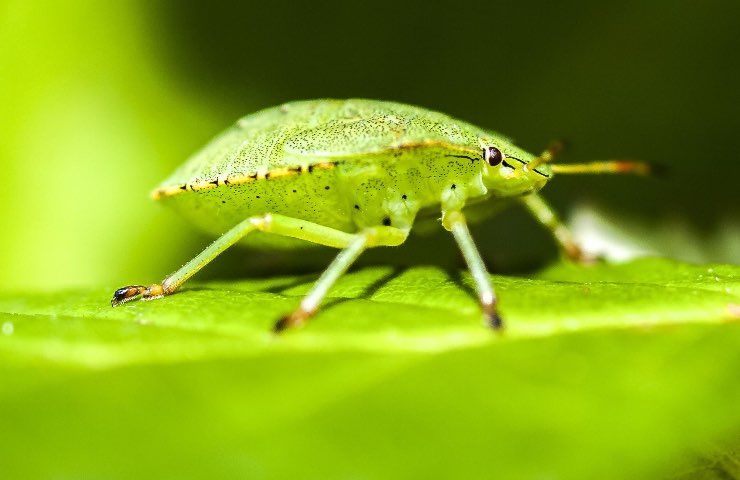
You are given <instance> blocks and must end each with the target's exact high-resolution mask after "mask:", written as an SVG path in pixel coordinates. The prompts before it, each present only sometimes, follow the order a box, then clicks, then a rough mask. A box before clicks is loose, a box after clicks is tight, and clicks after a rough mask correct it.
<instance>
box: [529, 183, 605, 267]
mask: <svg viewBox="0 0 740 480" xmlns="http://www.w3.org/2000/svg"><path fill="white" fill-rule="evenodd" d="M520 200H521V202H522V204H524V206H525V207H526V208H527V210H528V211H529V212H530V213H531V214H532V215H533V216H534V218H535V219H536V220H537V221H538V222H539V223H540V224H542V225H543V226H544V227H545V228H547V229H548V230H549V231H550V233H552V236H553V237H554V238H555V241H556V242H557V244H558V247H559V248H560V251H561V252H562V254H563V255H564V256H565V257H566V258H568V259H570V260H572V261H574V262H578V263H593V261H594V258H593V257H592V256H590V255H588V254H586V253H585V252H584V251H583V250H582V249H581V247H580V246H579V245H578V243H577V242H576V241H575V239H574V238H573V234H572V233H571V232H570V230H569V229H568V227H566V226H565V224H564V223H563V222H561V221H560V219H559V218H558V216H557V214H556V213H555V212H554V211H553V209H552V208H550V206H549V205H548V204H547V202H545V200H544V199H543V198H542V197H541V196H539V195H538V194H536V193H532V194H529V195H526V196H524V197H522V198H521V199H520Z"/></svg>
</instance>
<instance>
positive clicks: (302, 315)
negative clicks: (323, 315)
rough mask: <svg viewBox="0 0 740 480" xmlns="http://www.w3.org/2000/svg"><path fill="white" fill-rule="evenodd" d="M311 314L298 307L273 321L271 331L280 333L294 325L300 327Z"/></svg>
mask: <svg viewBox="0 0 740 480" xmlns="http://www.w3.org/2000/svg"><path fill="white" fill-rule="evenodd" d="M310 316H311V314H310V313H309V312H306V311H304V310H303V309H301V308H299V309H298V310H296V311H294V312H293V313H291V314H290V315H285V316H284V317H282V318H281V319H280V320H278V321H277V322H275V326H274V327H272V331H273V333H282V332H283V331H284V330H287V329H289V328H294V327H302V326H303V324H305V323H306V320H308V317H310Z"/></svg>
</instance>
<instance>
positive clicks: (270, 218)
mask: <svg viewBox="0 0 740 480" xmlns="http://www.w3.org/2000/svg"><path fill="white" fill-rule="evenodd" d="M254 231H261V232H265V233H272V234H275V235H283V236H287V237H293V238H300V239H302V240H306V241H309V242H313V243H318V244H320V245H326V246H329V247H336V248H345V247H347V246H349V245H350V243H351V242H352V241H353V240H354V239H355V238H356V236H355V235H354V234H351V233H347V232H342V231H340V230H336V229H333V228H329V227H325V226H323V225H318V224H316V223H312V222H307V221H305V220H300V219H297V218H291V217H285V216H282V215H272V214H265V215H258V216H254V217H250V218H247V219H246V220H244V221H243V222H241V223H239V224H238V225H236V226H235V227H234V228H232V229H231V230H229V231H228V232H226V233H225V234H223V235H222V236H221V237H219V238H218V239H216V240H215V241H214V242H213V243H211V244H210V245H209V246H208V247H206V249H205V250H203V251H202V252H201V253H200V254H198V255H197V256H196V257H195V258H193V259H192V260H190V261H189V262H188V263H186V264H185V265H184V266H183V267H181V268H180V269H179V270H177V271H176V272H175V273H173V274H172V275H170V276H168V277H166V278H165V279H164V280H163V281H162V283H155V284H154V285H150V286H148V287H147V286H144V285H129V286H127V287H122V288H119V289H118V290H116V291H115V293H114V294H113V298H112V299H111V305H113V306H116V305H120V304H122V303H125V302H128V301H131V300H134V299H136V298H137V297H139V296H140V297H141V298H142V299H143V300H153V299H155V298H161V297H163V296H165V295H170V294H172V293H174V292H175V291H177V289H178V288H180V286H181V285H182V284H183V283H185V281H186V280H187V279H189V278H190V277H192V276H193V275H195V274H196V273H197V272H198V271H199V270H200V269H201V268H203V267H205V266H206V265H207V264H208V263H209V262H211V260H213V259H214V258H216V257H217V256H218V255H220V254H221V253H222V252H223V251H224V250H226V249H227V248H229V247H230V246H232V245H233V244H235V243H236V242H238V241H239V240H241V239H242V238H244V237H246V236H247V235H249V234H250V233H252V232H254Z"/></svg>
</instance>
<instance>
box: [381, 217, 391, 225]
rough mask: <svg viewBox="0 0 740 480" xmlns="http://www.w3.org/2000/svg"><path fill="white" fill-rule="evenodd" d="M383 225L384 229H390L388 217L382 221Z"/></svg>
mask: <svg viewBox="0 0 740 480" xmlns="http://www.w3.org/2000/svg"><path fill="white" fill-rule="evenodd" d="M383 225H385V226H386V227H390V226H391V219H390V218H389V217H385V218H384V219H383Z"/></svg>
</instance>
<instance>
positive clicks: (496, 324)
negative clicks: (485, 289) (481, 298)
mask: <svg viewBox="0 0 740 480" xmlns="http://www.w3.org/2000/svg"><path fill="white" fill-rule="evenodd" d="M483 315H484V316H485V323H486V326H487V327H488V328H491V329H493V330H496V331H501V330H503V328H504V321H503V320H501V316H500V315H499V314H498V312H497V311H496V306H495V304H491V305H484V306H483Z"/></svg>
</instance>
